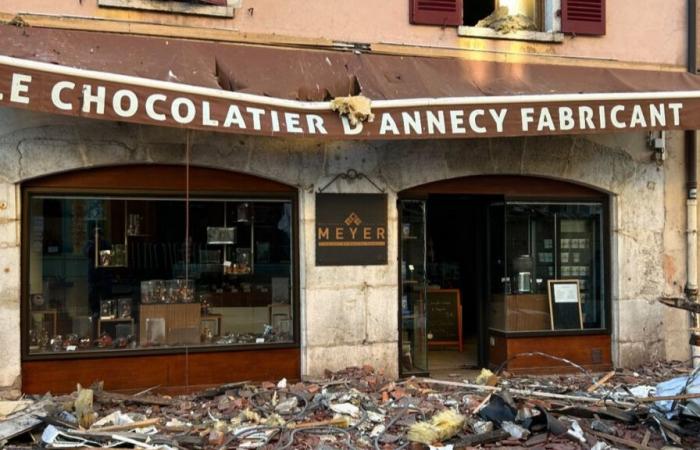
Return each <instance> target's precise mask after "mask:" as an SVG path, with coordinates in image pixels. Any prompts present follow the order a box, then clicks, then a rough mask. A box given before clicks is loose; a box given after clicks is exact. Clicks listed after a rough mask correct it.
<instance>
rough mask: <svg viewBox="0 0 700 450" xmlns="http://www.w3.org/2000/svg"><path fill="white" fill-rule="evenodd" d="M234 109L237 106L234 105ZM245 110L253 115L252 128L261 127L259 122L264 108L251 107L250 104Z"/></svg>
mask: <svg viewBox="0 0 700 450" xmlns="http://www.w3.org/2000/svg"><path fill="white" fill-rule="evenodd" d="M236 109H238V108H237V107H236ZM245 110H246V111H247V112H248V113H250V114H251V115H252V116H253V129H255V130H260V129H262V126H261V124H260V118H261V117H262V115H263V114H265V110H264V109H260V108H251V107H250V106H248V107H247V108H246V109H245ZM230 111H231V110H230V109H229V112H230Z"/></svg>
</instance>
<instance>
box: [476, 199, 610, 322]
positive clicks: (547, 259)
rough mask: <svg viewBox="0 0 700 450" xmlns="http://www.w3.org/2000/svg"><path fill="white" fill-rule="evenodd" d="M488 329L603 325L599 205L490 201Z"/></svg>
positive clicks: (602, 261) (603, 285) (602, 256)
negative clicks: (495, 229) (493, 227)
mask: <svg viewBox="0 0 700 450" xmlns="http://www.w3.org/2000/svg"><path fill="white" fill-rule="evenodd" d="M490 221H491V223H492V224H498V223H502V224H504V225H503V228H504V230H505V239H503V233H496V234H492V238H491V273H492V275H491V291H492V292H491V294H492V295H491V298H490V308H489V310H490V311H489V313H490V328H491V329H492V330H497V331H502V332H542V331H564V330H568V331H571V330H584V329H604V328H606V326H607V324H606V314H605V311H606V304H605V302H606V296H607V292H606V287H605V286H606V285H605V266H604V261H605V258H604V249H603V246H604V241H603V239H602V236H603V205H602V204H601V203H520V202H507V203H504V204H494V205H492V206H491V211H490Z"/></svg>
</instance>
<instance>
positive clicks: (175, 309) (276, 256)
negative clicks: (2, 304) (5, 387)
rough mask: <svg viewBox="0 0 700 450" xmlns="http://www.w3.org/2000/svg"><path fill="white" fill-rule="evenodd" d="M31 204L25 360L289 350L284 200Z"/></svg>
mask: <svg viewBox="0 0 700 450" xmlns="http://www.w3.org/2000/svg"><path fill="white" fill-rule="evenodd" d="M26 199H27V200H26V201H27V204H26V211H27V212H26V216H25V217H26V226H25V237H26V239H25V242H26V244H25V246H26V247H25V252H24V255H25V259H26V260H25V261H24V264H23V266H24V270H25V274H24V277H23V279H24V289H23V290H24V293H25V294H24V297H25V305H24V308H25V314H24V318H25V329H26V333H25V352H26V354H27V355H30V356H31V355H58V354H62V355H67V354H76V355H77V354H88V353H90V352H93V353H94V352H128V351H139V350H154V351H158V350H161V349H162V350H166V349H178V348H184V347H187V348H190V347H192V348H200V347H201V348H203V349H208V348H212V347H218V348H224V347H230V346H242V345H251V346H265V345H273V344H285V343H294V342H296V336H295V329H297V327H296V326H295V320H296V317H295V314H294V311H295V308H294V303H295V300H294V299H295V295H293V293H294V286H293V284H294V282H293V280H294V276H293V273H294V267H293V252H294V248H293V245H292V242H293V237H292V236H293V233H294V229H293V228H294V225H293V219H292V211H293V204H292V200H291V199H290V198H245V197H237V196H226V197H219V196H206V197H204V196H192V197H191V198H188V199H186V198H185V197H184V196H158V195H151V194H143V195H137V194H133V193H130V194H129V195H128V196H121V195H111V194H110V195H107V194H104V195H103V194H89V195H88V194H82V193H63V192H62V193H60V194H55V193H51V194H48V193H44V192H29V193H28V195H27V197H26Z"/></svg>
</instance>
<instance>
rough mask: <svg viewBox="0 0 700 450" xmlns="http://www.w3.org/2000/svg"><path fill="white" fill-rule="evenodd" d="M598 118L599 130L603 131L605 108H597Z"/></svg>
mask: <svg viewBox="0 0 700 450" xmlns="http://www.w3.org/2000/svg"><path fill="white" fill-rule="evenodd" d="M598 117H599V118H600V129H601V130H604V129H605V127H606V120H607V119H606V116H605V106H599V107H598Z"/></svg>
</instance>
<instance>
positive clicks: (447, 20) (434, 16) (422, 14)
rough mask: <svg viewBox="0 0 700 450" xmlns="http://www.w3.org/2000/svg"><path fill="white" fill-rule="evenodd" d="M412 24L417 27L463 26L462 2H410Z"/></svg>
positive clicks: (414, 0) (455, 0) (451, 0)
mask: <svg viewBox="0 0 700 450" xmlns="http://www.w3.org/2000/svg"><path fill="white" fill-rule="evenodd" d="M409 2H410V5H411V8H410V10H411V23H413V24H417V25H442V26H446V25H451V26H457V25H462V1H461V0H409Z"/></svg>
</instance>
